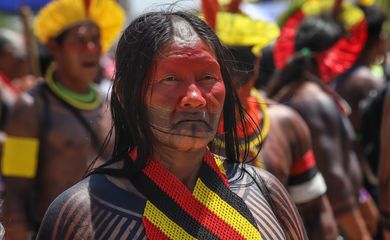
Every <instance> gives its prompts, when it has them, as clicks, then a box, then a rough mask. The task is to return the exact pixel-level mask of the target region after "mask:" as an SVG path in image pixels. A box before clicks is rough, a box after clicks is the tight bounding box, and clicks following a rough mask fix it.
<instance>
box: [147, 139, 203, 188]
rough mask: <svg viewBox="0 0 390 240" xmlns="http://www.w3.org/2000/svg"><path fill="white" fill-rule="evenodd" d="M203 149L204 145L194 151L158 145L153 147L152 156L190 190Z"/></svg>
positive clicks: (197, 170)
mask: <svg viewBox="0 0 390 240" xmlns="http://www.w3.org/2000/svg"><path fill="white" fill-rule="evenodd" d="M205 151H206V147H204V148H203V149H199V150H195V151H178V150H176V149H172V148H169V147H165V146H163V147H161V146H159V147H155V148H154V153H153V158H154V159H155V160H156V161H157V162H159V163H160V164H161V165H162V166H163V167H165V168H166V169H167V170H168V171H169V172H171V173H172V174H173V175H175V176H176V177H177V178H178V179H179V180H180V181H181V182H182V183H183V184H184V185H186V186H187V188H188V189H189V190H190V191H192V190H193V189H194V187H195V183H196V179H197V177H198V172H199V169H200V166H201V165H202V160H203V156H204V154H205Z"/></svg>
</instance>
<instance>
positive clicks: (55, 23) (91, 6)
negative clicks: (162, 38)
mask: <svg viewBox="0 0 390 240" xmlns="http://www.w3.org/2000/svg"><path fill="white" fill-rule="evenodd" d="M87 2H88V4H86V3H87ZM85 20H90V21H92V22H94V23H95V24H96V25H97V26H98V27H99V28H100V35H101V44H102V50H103V52H105V51H107V50H108V49H109V48H110V46H111V45H112V43H113V42H114V40H115V39H116V37H117V35H118V34H119V32H120V31H121V29H122V25H123V23H124V21H125V12H124V11H123V9H122V8H121V6H120V5H119V4H118V3H116V2H115V1H114V0H90V1H84V0H55V1H52V2H50V3H49V4H47V5H46V6H45V7H44V8H42V9H41V11H40V12H39V13H38V15H37V16H36V18H35V22H34V33H35V35H36V36H37V38H38V40H39V41H40V42H41V43H43V44H46V43H47V42H48V41H49V39H51V38H54V37H56V36H58V35H59V34H61V33H62V32H63V31H64V30H66V29H68V28H70V27H72V26H73V25H76V24H77V23H79V22H82V21H85Z"/></svg>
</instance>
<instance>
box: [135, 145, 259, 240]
mask: <svg viewBox="0 0 390 240" xmlns="http://www.w3.org/2000/svg"><path fill="white" fill-rule="evenodd" d="M131 181H132V183H133V184H134V185H135V186H136V188H137V189H138V190H139V191H140V192H142V193H143V194H144V195H145V196H146V197H147V202H146V206H145V209H144V214H143V224H144V227H145V230H146V235H147V237H148V238H149V239H262V237H261V235H260V232H259V231H258V228H257V225H256V221H255V219H254V217H253V216H252V214H251V212H250V211H249V209H248V207H247V205H246V204H245V202H244V201H243V200H242V199H241V198H240V197H239V196H237V195H236V194H235V193H233V192H232V191H231V190H230V188H229V183H228V180H227V177H226V175H225V174H224V173H223V172H221V170H220V169H219V167H218V166H217V164H216V160H215V159H214V156H213V155H212V154H211V152H209V151H206V154H205V157H204V161H203V163H202V166H201V169H200V171H199V176H198V179H197V182H196V185H195V188H194V191H193V192H192V193H191V192H190V190H189V189H188V188H187V187H186V186H185V185H184V184H183V183H182V182H181V181H180V180H179V179H178V178H176V177H175V176H174V175H173V174H171V173H170V172H169V171H168V170H166V169H165V168H164V167H162V166H161V165H160V164H159V163H157V162H156V161H154V160H151V161H150V163H149V164H148V166H147V167H146V168H145V169H144V170H143V171H142V173H140V174H138V175H137V176H135V177H134V178H132V179H131Z"/></svg>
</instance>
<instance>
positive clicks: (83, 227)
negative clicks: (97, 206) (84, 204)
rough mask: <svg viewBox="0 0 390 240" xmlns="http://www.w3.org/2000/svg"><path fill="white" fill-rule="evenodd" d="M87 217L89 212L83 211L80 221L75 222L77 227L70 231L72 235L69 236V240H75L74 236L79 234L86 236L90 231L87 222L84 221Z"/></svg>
mask: <svg viewBox="0 0 390 240" xmlns="http://www.w3.org/2000/svg"><path fill="white" fill-rule="evenodd" d="M89 216H90V214H89V211H85V212H84V213H83V214H82V216H81V218H80V220H79V221H78V222H77V227H75V228H74V229H73V230H72V234H71V235H70V237H69V239H77V238H76V236H75V235H76V234H80V233H87V235H88V232H90V229H89V227H90V226H89V225H88V224H87V222H86V221H85V220H86V219H87V218H88V217H89Z"/></svg>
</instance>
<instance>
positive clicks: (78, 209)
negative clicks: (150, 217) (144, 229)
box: [38, 174, 146, 239]
mask: <svg viewBox="0 0 390 240" xmlns="http://www.w3.org/2000/svg"><path fill="white" fill-rule="evenodd" d="M116 180H117V179H110V177H107V176H105V175H102V174H94V175H91V176H89V177H87V178H85V179H84V180H82V181H81V182H79V183H78V184H76V185H74V186H73V187H71V188H69V189H68V190H66V191H65V192H63V193H62V194H61V195H59V196H58V197H57V198H56V199H55V200H54V201H53V202H52V204H51V205H50V207H49V208H48V210H47V211H46V214H45V217H44V219H43V221H42V224H41V228H40V230H39V234H38V239H46V237H49V236H56V237H60V238H61V236H65V235H66V234H67V233H68V232H72V233H78V232H84V233H86V234H87V235H91V236H92V235H95V232H96V229H99V228H101V227H103V226H99V225H98V224H99V223H98V222H95V220H96V219H99V218H104V219H106V220H107V221H108V220H110V219H111V220H114V219H123V221H134V222H141V219H142V214H143V210H144V207H145V204H146V201H145V199H144V198H143V197H142V196H141V195H139V194H138V193H136V192H135V190H133V189H131V188H127V187H126V185H125V184H124V185H123V186H122V185H120V184H118V183H116V182H115V181H116ZM118 182H120V181H118Z"/></svg>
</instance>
